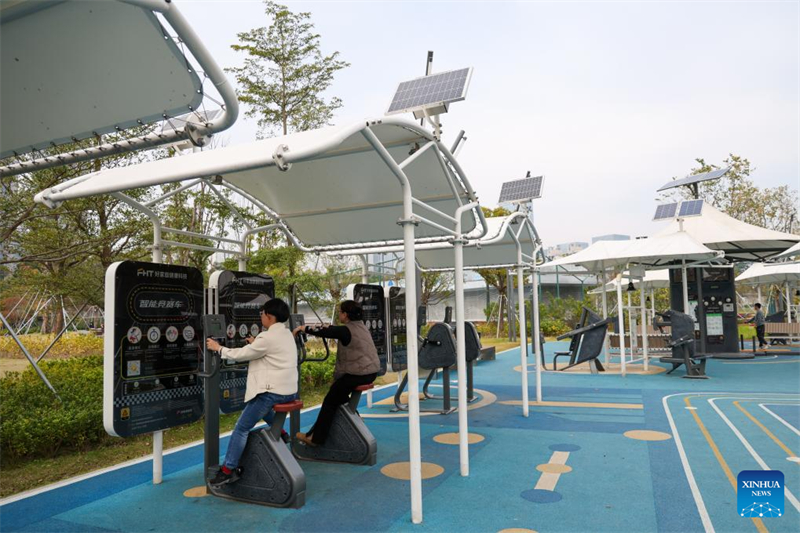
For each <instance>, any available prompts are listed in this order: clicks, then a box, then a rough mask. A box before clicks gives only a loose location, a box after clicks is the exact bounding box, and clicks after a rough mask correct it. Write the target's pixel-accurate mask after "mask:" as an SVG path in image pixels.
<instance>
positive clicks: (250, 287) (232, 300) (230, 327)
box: [208, 270, 275, 413]
mask: <svg viewBox="0 0 800 533" xmlns="http://www.w3.org/2000/svg"><path fill="white" fill-rule="evenodd" d="M208 284H209V288H211V289H212V294H213V295H214V296H213V298H214V302H215V304H216V305H215V306H213V308H212V312H213V313H219V314H221V315H223V316H224V317H225V323H226V330H225V339H224V342H222V344H223V346H225V347H226V348H241V347H243V346H246V345H247V337H248V336H252V337H256V336H258V334H259V333H261V331H262V329H263V327H262V325H261V308H262V307H263V306H264V304H265V303H266V302H267V300H270V299H272V298H274V297H275V282H274V281H273V279H272V278H271V277H270V276H267V275H266V274H253V273H251V272H239V271H233V270H221V271H217V272H213V273H212V274H211V277H210V278H209V282H208ZM247 367H248V363H246V362H245V363H236V362H234V361H231V360H230V359H223V364H222V368H221V369H220V371H221V376H220V401H219V406H220V411H221V412H222V413H233V412H235V411H240V410H241V409H242V408H244V395H245V390H246V388H247Z"/></svg>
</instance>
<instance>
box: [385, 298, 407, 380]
mask: <svg viewBox="0 0 800 533" xmlns="http://www.w3.org/2000/svg"><path fill="white" fill-rule="evenodd" d="M386 294H387V298H386V299H387V302H388V305H387V308H388V309H387V311H388V313H387V318H386V322H387V324H388V326H389V338H390V341H391V342H390V345H389V367H390V368H391V369H392V371H393V372H398V371H400V370H405V369H407V368H408V345H407V344H408V335H407V331H408V330H407V329H406V296H405V292H403V290H402V289H401V288H400V287H389V288H388V289H387V290H386Z"/></svg>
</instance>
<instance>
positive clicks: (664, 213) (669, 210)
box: [653, 202, 678, 220]
mask: <svg viewBox="0 0 800 533" xmlns="http://www.w3.org/2000/svg"><path fill="white" fill-rule="evenodd" d="M677 211H678V202H674V203H671V204H662V205H659V206H658V207H656V214H655V216H654V217H653V220H666V219H669V218H675V213H677Z"/></svg>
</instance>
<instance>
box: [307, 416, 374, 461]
mask: <svg viewBox="0 0 800 533" xmlns="http://www.w3.org/2000/svg"><path fill="white" fill-rule="evenodd" d="M292 437H293V438H294V435H292ZM292 453H294V455H295V457H297V458H298V459H302V460H304V461H322V462H327V463H348V464H356V465H369V466H372V465H374V464H376V463H377V462H378V443H377V441H376V440H375V437H374V436H373V435H372V433H371V432H370V430H369V428H367V426H366V424H364V421H363V420H361V417H360V416H358V413H356V412H354V411H353V410H351V409H350V407H349V406H348V404H344V405H341V406H339V409H338V410H337V411H336V416H335V417H334V419H333V424H332V425H331V429H330V432H329V433H328V438H327V439H326V440H325V444H323V445H320V446H308V445H307V444H304V443H302V442H300V441H299V440H297V439H294V440H293V441H292Z"/></svg>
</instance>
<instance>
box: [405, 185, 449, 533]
mask: <svg viewBox="0 0 800 533" xmlns="http://www.w3.org/2000/svg"><path fill="white" fill-rule="evenodd" d="M404 192H405V193H406V194H405V195H404V202H403V207H404V210H403V211H404V213H403V214H404V217H403V218H404V219H405V220H404V221H403V245H404V252H405V262H406V265H407V268H406V269H405V270H406V325H407V327H408V328H410V329H411V331H412V333H411V334H410V335H408V338H407V353H408V449H409V462H410V463H411V479H410V481H411V522H413V523H414V524H421V523H422V449H421V445H420V427H419V358H418V352H417V335H416V331H417V270H416V269H415V268H414V265H415V264H416V263H415V261H416V257H415V253H414V223H413V221H412V215H413V212H412V207H411V191H408V190H406V191H404ZM459 385H461V384H459Z"/></svg>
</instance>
